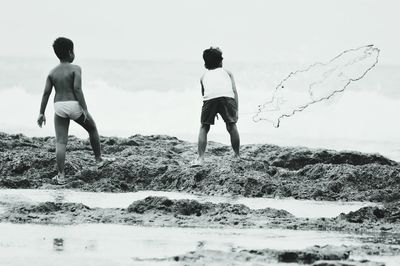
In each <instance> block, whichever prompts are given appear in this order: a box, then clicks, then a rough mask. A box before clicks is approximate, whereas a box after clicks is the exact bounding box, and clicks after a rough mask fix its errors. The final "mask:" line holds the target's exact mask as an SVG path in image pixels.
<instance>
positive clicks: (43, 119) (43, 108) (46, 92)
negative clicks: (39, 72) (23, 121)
mask: <svg viewBox="0 0 400 266" xmlns="http://www.w3.org/2000/svg"><path fill="white" fill-rule="evenodd" d="M52 89H53V82H52V81H51V77H50V75H48V76H47V79H46V85H45V86H44V92H43V96H42V102H41V104H40V111H39V118H38V120H37V123H38V125H39V127H42V124H43V123H44V124H46V117H45V116H44V112H45V111H46V107H47V102H48V101H49V97H50V94H51V91H52Z"/></svg>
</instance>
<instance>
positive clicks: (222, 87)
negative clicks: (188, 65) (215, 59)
mask: <svg viewBox="0 0 400 266" xmlns="http://www.w3.org/2000/svg"><path fill="white" fill-rule="evenodd" d="M201 82H202V84H203V88H204V95H203V101H207V100H211V99H214V98H218V97H230V98H235V94H234V93H233V88H232V80H231V78H230V76H229V74H228V72H227V71H226V70H225V69H223V68H222V67H219V68H216V69H212V70H207V71H206V72H205V73H204V75H203V76H202V78H201Z"/></svg>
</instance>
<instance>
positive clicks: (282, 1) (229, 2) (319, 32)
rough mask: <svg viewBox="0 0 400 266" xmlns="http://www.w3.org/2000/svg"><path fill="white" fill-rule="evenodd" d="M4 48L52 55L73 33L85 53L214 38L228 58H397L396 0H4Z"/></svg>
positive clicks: (182, 49)
mask: <svg viewBox="0 0 400 266" xmlns="http://www.w3.org/2000/svg"><path fill="white" fill-rule="evenodd" d="M0 3H1V6H0V34H1V44H0V55H2V56H35V57H36V56H46V57H50V56H53V52H52V50H51V43H52V41H53V40H54V39H55V38H56V37H58V36H66V37H70V38H72V39H73V41H74V42H75V47H76V54H77V56H80V57H82V58H110V59H121V58H126V59H155V60H157V59H171V60H196V59H199V58H201V52H202V50H203V49H204V48H206V47H208V46H210V45H219V46H221V47H222V48H223V50H224V53H225V58H230V59H231V60H260V61H272V62H276V61H278V62H282V61H286V62H288V61H291V62H309V61H314V60H324V59H328V58H330V57H332V56H333V55H336V54H337V53H338V52H340V51H342V50H344V49H346V48H353V47H358V46H361V45H365V44H375V45H377V46H378V47H379V48H381V50H382V57H381V62H382V63H385V64H397V63H398V62H400V52H399V49H400V46H399V40H400V38H399V37H398V35H399V34H398V32H397V30H398V29H397V28H398V25H400V18H399V17H400V16H399V15H398V11H399V10H400V4H399V3H400V2H399V1H395V0H393V1H378V0H376V1H371V0H334V1H333V0H332V1H321V0H302V1H299V0H293V1H289V0H279V1H267V0H246V1H245V0H243V1H235V0H218V1H217V0H201V1H200V0H199V1H191V0H160V1H158V0H143V1H138V0H112V1H111V0H110V1H104V0H92V1H83V0H69V1H58V0H35V1H31V0H10V1H6V0H0Z"/></svg>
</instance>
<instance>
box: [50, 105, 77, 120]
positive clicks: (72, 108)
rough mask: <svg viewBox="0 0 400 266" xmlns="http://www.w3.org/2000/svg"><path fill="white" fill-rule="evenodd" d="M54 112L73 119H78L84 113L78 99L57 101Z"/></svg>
mask: <svg viewBox="0 0 400 266" xmlns="http://www.w3.org/2000/svg"><path fill="white" fill-rule="evenodd" d="M54 112H55V113H56V115H58V116H61V117H63V118H70V119H72V120H76V119H78V118H79V117H81V115H82V114H83V110H82V107H81V106H80V104H79V102H78V101H65V102H55V103H54Z"/></svg>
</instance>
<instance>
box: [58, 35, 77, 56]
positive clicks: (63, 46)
mask: <svg viewBox="0 0 400 266" xmlns="http://www.w3.org/2000/svg"><path fill="white" fill-rule="evenodd" d="M53 49H54V53H56V55H57V57H58V59H60V60H65V59H68V57H69V53H70V52H72V51H74V43H73V42H72V41H71V40H70V39H68V38H64V37H59V38H57V39H56V40H55V41H54V43H53Z"/></svg>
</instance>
